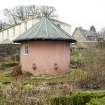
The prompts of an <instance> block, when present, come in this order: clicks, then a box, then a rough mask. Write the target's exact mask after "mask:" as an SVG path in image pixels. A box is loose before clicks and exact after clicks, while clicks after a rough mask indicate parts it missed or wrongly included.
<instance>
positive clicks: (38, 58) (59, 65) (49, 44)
mask: <svg viewBox="0 0 105 105" xmlns="http://www.w3.org/2000/svg"><path fill="white" fill-rule="evenodd" d="M26 44H27V45H28V46H29V53H28V55H24V53H23V51H22V49H23V47H24V45H26ZM20 64H21V65H22V70H23V71H28V72H31V73H33V74H34V75H37V74H56V73H65V72H67V71H68V69H69V64H70V47H69V42H67V41H34V42H27V43H24V44H22V46H21V51H20ZM33 66H34V69H33Z"/></svg>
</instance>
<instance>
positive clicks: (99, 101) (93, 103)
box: [86, 97, 105, 105]
mask: <svg viewBox="0 0 105 105" xmlns="http://www.w3.org/2000/svg"><path fill="white" fill-rule="evenodd" d="M86 105H105V97H103V98H93V99H91V100H90V101H89V102H88V103H87V104H86Z"/></svg>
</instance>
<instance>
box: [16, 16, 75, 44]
mask: <svg viewBox="0 0 105 105" xmlns="http://www.w3.org/2000/svg"><path fill="white" fill-rule="evenodd" d="M30 40H33V41H34V40H67V41H70V42H76V40H74V39H73V38H72V37H71V36H70V35H69V34H68V33H67V32H65V31H64V30H63V29H61V28H60V27H58V26H57V25H55V24H54V23H53V22H52V21H51V20H50V19H48V18H45V17H43V18H42V19H41V20H40V22H38V23H37V24H35V25H34V26H33V27H32V28H30V29H29V30H28V31H26V32H25V33H24V34H22V35H20V36H18V37H17V38H16V39H15V40H14V42H16V43H18V42H20V43H21V42H23V41H30Z"/></svg>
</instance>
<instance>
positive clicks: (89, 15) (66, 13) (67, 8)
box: [0, 0, 105, 30]
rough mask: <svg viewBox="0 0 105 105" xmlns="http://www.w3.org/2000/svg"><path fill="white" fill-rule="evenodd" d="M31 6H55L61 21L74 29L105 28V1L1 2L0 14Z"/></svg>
mask: <svg viewBox="0 0 105 105" xmlns="http://www.w3.org/2000/svg"><path fill="white" fill-rule="evenodd" d="M30 4H35V5H50V6H54V7H55V8H56V10H57V14H58V15H59V17H60V19H61V20H63V21H64V22H67V23H68V24H71V25H72V26H73V27H78V26H82V27H83V28H85V29H89V27H90V26H91V25H94V26H95V27H96V29H97V30H100V29H101V28H103V27H105V0H1V1H0V12H1V10H2V9H4V8H13V7H14V6H17V5H30ZM0 18H2V16H1V15H0Z"/></svg>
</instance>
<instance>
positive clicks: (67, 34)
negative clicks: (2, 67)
mask: <svg viewBox="0 0 105 105" xmlns="http://www.w3.org/2000/svg"><path fill="white" fill-rule="evenodd" d="M48 20H49V21H50V22H51V23H52V24H53V25H54V26H55V27H56V28H58V29H60V30H61V31H62V32H63V33H66V34H65V35H66V36H68V37H70V38H71V36H70V35H69V33H67V32H66V31H64V30H63V29H62V28H60V27H58V26H57V25H56V24H54V23H53V22H52V21H51V20H50V19H48ZM57 31H58V30H57Z"/></svg>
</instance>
